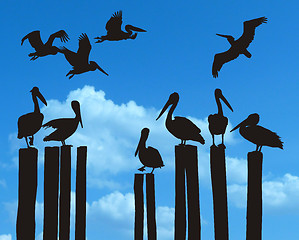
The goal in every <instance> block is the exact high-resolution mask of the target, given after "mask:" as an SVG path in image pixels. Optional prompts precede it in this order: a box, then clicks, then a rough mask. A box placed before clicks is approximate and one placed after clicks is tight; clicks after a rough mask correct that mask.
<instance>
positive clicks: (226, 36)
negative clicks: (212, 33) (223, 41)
mask: <svg viewBox="0 0 299 240" xmlns="http://www.w3.org/2000/svg"><path fill="white" fill-rule="evenodd" d="M216 35H217V36H219V37H224V38H228V37H229V36H228V35H223V34H218V33H216Z"/></svg>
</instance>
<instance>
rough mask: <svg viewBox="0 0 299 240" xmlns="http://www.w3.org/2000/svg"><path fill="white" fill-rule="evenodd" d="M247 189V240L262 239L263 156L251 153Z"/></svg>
mask: <svg viewBox="0 0 299 240" xmlns="http://www.w3.org/2000/svg"><path fill="white" fill-rule="evenodd" d="M247 160H248V188H247V229H246V240H261V239H262V211H263V210H262V166H263V154H262V153H261V152H259V151H254V152H249V153H248V155H247Z"/></svg>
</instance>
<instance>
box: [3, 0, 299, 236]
mask: <svg viewBox="0 0 299 240" xmlns="http://www.w3.org/2000/svg"><path fill="white" fill-rule="evenodd" d="M297 9H298V2H296V1H262V2H261V1H255V0H254V1H246V2H245V1H208V2H203V1H184V2H183V1H156V0H155V1H148V2H140V1H138V2H137V1H106V2H104V1H84V3H82V1H64V2H61V1H56V0H53V1H43V2H38V1H24V2H18V1H6V2H3V1H2V2H1V3H0V18H1V21H0V24H1V31H2V37H1V38H0V45H1V46H2V48H1V49H2V50H1V55H2V57H1V70H2V76H1V78H2V94H1V95H0V101H1V102H2V105H1V111H2V118H1V122H0V123H1V124H0V131H1V138H0V144H1V149H0V153H1V157H0V193H1V194H0V226H1V227H0V239H1V240H7V239H8V240H10V239H15V220H16V201H17V187H18V186H17V182H18V149H19V148H21V147H25V146H26V145H25V141H24V140H18V139H17V138H16V134H17V119H18V117H19V116H21V115H22V114H25V113H28V112H30V111H32V110H33V103H32V100H31V94H30V92H29V91H30V90H31V89H32V87H34V86H38V87H39V89H40V91H41V93H42V94H43V95H44V97H45V98H46V100H47V101H48V103H49V104H48V106H47V107H43V108H42V112H43V114H44V115H45V121H48V120H51V119H54V118H60V117H68V116H69V117H71V116H73V113H72V111H71V109H70V102H71V101H72V100H75V99H76V100H79V101H80V103H81V111H82V119H83V124H84V128H83V129H81V128H78V130H77V132H76V134H74V135H73V136H72V137H71V138H70V139H68V140H67V143H68V144H72V145H74V148H75V147H76V146H80V145H87V146H88V188H87V191H88V192H87V204H88V213H87V237H88V240H93V239H99V238H101V239H108V240H109V239H124V240H126V239H132V231H133V217H134V212H133V211H134V209H133V206H132V203H133V195H132V194H133V177H134V173H136V172H137V169H138V168H139V167H140V163H139V161H138V158H135V157H134V152H135V148H136V146H137V143H138V140H139V136H140V130H141V129H142V128H143V127H149V128H150V129H151V133H150V135H149V140H148V144H149V145H151V146H153V147H155V148H157V149H159V151H160V153H161V155H162V157H163V160H164V162H165V165H166V166H165V167H164V168H163V169H161V170H160V169H159V170H157V171H156V174H155V176H156V198H157V199H156V205H157V222H158V237H159V239H161V240H167V239H173V234H172V232H173V215H174V209H173V208H174V145H175V144H177V143H179V140H177V139H175V138H174V137H173V136H172V135H171V134H170V133H168V132H167V130H166V129H165V126H164V120H165V119H164V118H162V119H160V120H159V121H157V122H156V121H155V119H156V117H157V115H158V113H159V110H160V109H161V108H162V107H163V106H164V104H165V102H166V101H167V99H168V96H169V95H170V94H171V93H172V92H174V91H176V92H178V93H179V94H180V101H179V104H178V106H177V109H176V110H175V112H174V114H175V115H178V116H188V117H190V119H192V120H193V121H194V122H195V123H196V124H197V125H198V126H199V127H200V128H201V129H202V131H203V135H204V137H205V139H206V141H207V143H206V145H205V146H201V145H198V144H197V143H192V142H189V143H190V144H195V145H197V146H198V153H199V175H200V201H201V202H200V205H201V214H202V219H203V225H202V236H203V239H212V238H213V206H212V194H211V184H210V175H209V174H210V172H209V155H208V153H209V146H210V144H211V136H210V134H209V132H208V129H207V117H208V115H209V114H211V113H215V112H216V111H217V108H216V103H215V99H214V90H215V88H221V89H222V91H223V94H224V96H225V97H226V98H227V99H228V101H229V102H230V104H231V105H232V107H233V109H234V112H233V113H231V112H230V111H229V109H227V108H226V107H225V106H224V114H225V115H226V116H227V117H229V121H230V125H229V128H232V126H235V125H236V124H238V123H239V122H241V121H242V120H244V119H245V118H246V117H247V116H248V115H249V114H251V113H255V112H256V113H258V114H260V125H262V126H264V127H266V128H269V129H271V130H273V131H275V132H277V133H278V134H279V135H280V136H281V137H282V141H283V142H284V150H280V149H271V148H267V147H264V148H263V153H264V162H263V189H264V192H263V193H264V206H263V209H264V215H263V238H264V239H265V240H278V239H298V237H299V232H298V223H299V222H298V217H299V203H298V201H297V199H298V197H299V163H298V157H296V153H297V145H296V144H297V142H298V140H297V138H298V137H297V134H298V130H297V122H298V119H299V118H298V117H299V114H298V110H297V108H298V107H297V105H298V102H299V97H298V90H299V84H298V72H297V65H298V50H299V49H298V44H297V42H298V32H297V30H296V27H297V22H298V14H297ZM117 10H123V24H124V25H125V24H132V25H136V26H138V27H141V28H144V29H146V30H147V31H148V32H146V33H141V34H138V36H137V38H136V39H135V40H127V41H121V42H107V41H105V42H103V43H102V44H94V41H93V38H94V37H96V36H100V35H104V34H105V24H106V22H107V20H108V19H109V18H110V16H111V15H112V14H113V13H114V12H115V11H117ZM262 16H266V17H267V18H268V23H267V24H263V25H261V26H259V27H258V28H257V29H256V35H255V40H254V41H253V42H252V44H251V45H250V47H249V48H248V50H249V51H250V52H251V53H252V58H251V59H247V58H245V57H244V56H240V57H239V58H238V59H236V60H235V61H233V62H231V63H229V64H226V65H224V66H223V68H222V69H221V71H220V74H219V78H218V79H213V78H212V74H211V68H212V62H213V57H214V55H215V54H216V53H219V52H222V51H225V50H227V49H228V48H229V43H228V42H227V41H226V40H225V39H223V38H220V37H217V36H216V35H215V34H216V33H220V34H230V35H233V36H235V37H236V38H237V37H239V36H240V35H241V34H242V31H243V21H246V20H249V19H253V18H257V17H262ZM61 29H64V30H65V31H66V32H67V33H68V35H69V37H70V41H69V42H67V43H65V44H63V43H61V42H60V41H59V40H58V39H56V40H55V41H54V44H55V45H56V46H62V45H64V46H66V47H67V48H69V49H71V50H74V51H76V50H77V48H78V37H79V35H80V34H81V33H87V35H88V36H89V38H90V40H91V42H92V50H91V54H90V60H94V61H96V62H97V63H98V64H99V65H100V66H101V67H102V68H103V69H104V70H105V71H106V72H108V73H109V77H107V76H105V75H104V74H102V73H100V72H99V71H95V72H89V73H85V74H81V75H78V76H75V77H74V78H72V79H71V80H69V79H68V78H67V77H65V74H66V73H67V72H68V71H69V70H70V69H71V67H70V65H69V64H68V63H67V62H66V60H65V59H64V57H63V56H62V55H59V54H58V55H56V56H48V57H43V58H39V59H37V60H36V61H33V62H32V61H29V57H28V56H27V55H28V54H29V53H30V52H32V50H33V49H32V48H31V46H30V44H29V43H28V41H26V42H24V44H23V46H21V44H20V43H21V39H22V37H23V36H25V35H26V34H27V33H29V32H31V31H34V30H40V31H41V37H42V39H43V40H44V41H46V40H47V38H48V37H49V35H50V34H52V33H53V32H56V31H58V30H61ZM40 106H41V107H42V106H43V105H42V103H40ZM49 132H50V131H49V130H41V131H40V132H39V133H38V134H36V140H35V145H36V147H37V148H38V149H39V153H40V162H39V186H38V196H37V211H36V224H37V225H36V226H37V228H36V234H37V239H41V238H40V236H41V233H42V212H43V210H42V209H43V205H42V203H43V187H42V186H43V177H42V173H43V159H42V156H43V149H44V147H45V146H47V145H46V144H45V143H44V142H43V141H42V138H43V137H44V136H45V134H47V133H49ZM219 140H220V139H219V138H217V140H216V141H219ZM55 144H58V145H60V144H59V143H51V145H55ZM226 145H227V150H226V152H227V169H228V170H227V175H228V192H229V227H230V229H229V231H230V239H232V240H239V239H245V228H246V222H245V219H246V160H245V159H246V155H247V152H248V151H253V150H254V149H255V147H254V145H253V144H251V143H249V142H247V141H246V140H244V139H243V138H242V137H241V136H240V135H239V133H238V132H237V131H236V132H234V133H227V135H226ZM112 151H113V154H112ZM74 159H75V157H74ZM72 164H73V166H74V167H75V162H73V163H72ZM72 174H73V175H72V176H73V179H74V176H75V175H74V174H75V172H74V168H73V172H72ZM72 187H73V188H72V191H75V188H74V187H75V183H74V181H73V182H72ZM73 205H74V203H73ZM71 231H72V235H71V236H72V239H74V234H73V232H74V229H73V228H72V229H71Z"/></svg>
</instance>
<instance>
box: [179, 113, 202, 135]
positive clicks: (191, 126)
mask: <svg viewBox="0 0 299 240" xmlns="http://www.w3.org/2000/svg"><path fill="white" fill-rule="evenodd" d="M174 120H175V123H176V124H177V125H178V126H180V128H181V130H182V131H185V130H186V129H184V128H185V127H188V129H192V131H195V132H196V133H200V132H201V130H200V128H199V127H197V126H196V125H195V124H194V123H193V122H192V121H190V120H189V119H188V118H185V117H174Z"/></svg>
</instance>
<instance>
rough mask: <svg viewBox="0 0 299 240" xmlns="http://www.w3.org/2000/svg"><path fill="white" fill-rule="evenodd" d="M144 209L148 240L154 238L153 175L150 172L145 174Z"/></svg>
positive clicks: (154, 204) (154, 205) (155, 233)
mask: <svg viewBox="0 0 299 240" xmlns="http://www.w3.org/2000/svg"><path fill="white" fill-rule="evenodd" d="M146 209H147V235H148V240H156V239H157V226H156V203H155V175H154V174H152V173H148V174H146Z"/></svg>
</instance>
